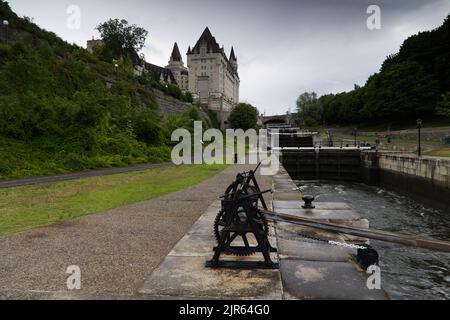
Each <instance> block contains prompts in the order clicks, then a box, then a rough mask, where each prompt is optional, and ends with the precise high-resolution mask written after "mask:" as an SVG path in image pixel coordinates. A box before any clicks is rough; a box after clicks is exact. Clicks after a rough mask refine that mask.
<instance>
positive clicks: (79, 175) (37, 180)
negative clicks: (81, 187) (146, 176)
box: [0, 162, 174, 189]
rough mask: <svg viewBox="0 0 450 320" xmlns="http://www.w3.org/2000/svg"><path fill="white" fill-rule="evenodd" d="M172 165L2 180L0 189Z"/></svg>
mask: <svg viewBox="0 0 450 320" xmlns="http://www.w3.org/2000/svg"><path fill="white" fill-rule="evenodd" d="M173 165H174V164H173V163H171V162H167V163H144V164H140V165H137V166H132V167H126V168H111V169H102V170H92V171H83V172H75V173H69V174H60V175H54V176H46V177H38V178H26V179H17V180H4V181H0V189H1V188H12V187H21V186H29V185H35V184H42V183H49V182H56V181H66V180H76V179H81V178H88V177H98V176H107V175H112V174H120V173H127V172H136V171H142V170H148V169H155V168H162V167H171V166H173Z"/></svg>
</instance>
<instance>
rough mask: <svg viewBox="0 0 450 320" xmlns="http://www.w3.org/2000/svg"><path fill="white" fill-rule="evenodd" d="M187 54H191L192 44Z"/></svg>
mask: <svg viewBox="0 0 450 320" xmlns="http://www.w3.org/2000/svg"><path fill="white" fill-rule="evenodd" d="M187 54H191V46H189V47H188V52H187Z"/></svg>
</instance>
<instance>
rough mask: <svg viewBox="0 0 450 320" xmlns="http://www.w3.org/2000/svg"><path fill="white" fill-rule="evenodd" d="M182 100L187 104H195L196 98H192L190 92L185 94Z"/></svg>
mask: <svg viewBox="0 0 450 320" xmlns="http://www.w3.org/2000/svg"><path fill="white" fill-rule="evenodd" d="M182 100H183V101H184V102H187V103H193V102H194V98H193V97H192V94H191V93H190V92H189V91H187V92H185V93H184V95H183V97H182Z"/></svg>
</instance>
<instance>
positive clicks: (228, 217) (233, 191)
mask: <svg viewBox="0 0 450 320" xmlns="http://www.w3.org/2000/svg"><path fill="white" fill-rule="evenodd" d="M260 165H261V163H260V164H259V165H258V166H257V167H256V169H255V170H251V171H249V172H244V173H240V174H238V175H237V177H236V180H235V181H234V182H233V183H232V184H231V185H230V186H229V187H228V188H227V190H226V192H225V194H224V195H223V196H222V197H221V199H222V210H223V212H224V216H223V220H224V222H225V226H224V228H223V229H222V231H221V233H220V239H218V245H217V247H215V248H214V257H213V258H212V260H211V261H208V262H207V263H206V267H209V268H235V269H255V268H257V269H278V268H279V265H278V264H277V263H274V262H273V261H272V260H271V257H270V253H271V252H276V249H275V248H273V247H272V246H271V245H270V243H269V239H268V237H267V233H266V231H265V230H264V228H262V227H261V223H260V222H258V218H260V217H263V213H262V212H261V211H260V210H259V209H258V203H259V202H261V205H262V207H263V208H264V209H265V210H267V204H266V202H265V200H264V197H263V194H265V193H268V192H272V190H266V191H261V189H260V187H259V185H258V182H257V181H256V178H255V173H256V172H257V170H258V169H259V167H260ZM241 209H242V210H241ZM239 211H240V212H244V213H245V216H246V223H245V224H244V225H241V224H237V223H235V221H236V218H237V215H238V212H239ZM258 216H259V217H258ZM263 218H264V217H263ZM249 233H252V234H253V235H254V236H255V238H256V241H257V243H258V245H257V247H256V248H254V247H252V250H255V251H256V252H260V253H262V255H263V257H264V261H263V262H262V261H257V262H252V261H222V260H220V256H221V255H222V254H223V253H226V248H229V247H230V245H231V243H232V242H233V241H234V240H235V239H236V238H237V237H238V236H241V237H242V238H243V240H244V243H245V247H233V249H234V250H235V251H239V250H241V251H242V252H243V253H245V250H246V249H248V247H249V244H248V240H247V237H246V235H247V234H249Z"/></svg>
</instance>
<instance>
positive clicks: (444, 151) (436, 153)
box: [425, 148, 450, 157]
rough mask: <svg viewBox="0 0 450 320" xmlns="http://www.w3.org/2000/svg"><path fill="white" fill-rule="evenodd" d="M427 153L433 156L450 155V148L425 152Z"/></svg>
mask: <svg viewBox="0 0 450 320" xmlns="http://www.w3.org/2000/svg"><path fill="white" fill-rule="evenodd" d="M425 155H427V156H433V157H450V148H447V149H439V150H433V151H429V152H425Z"/></svg>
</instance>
